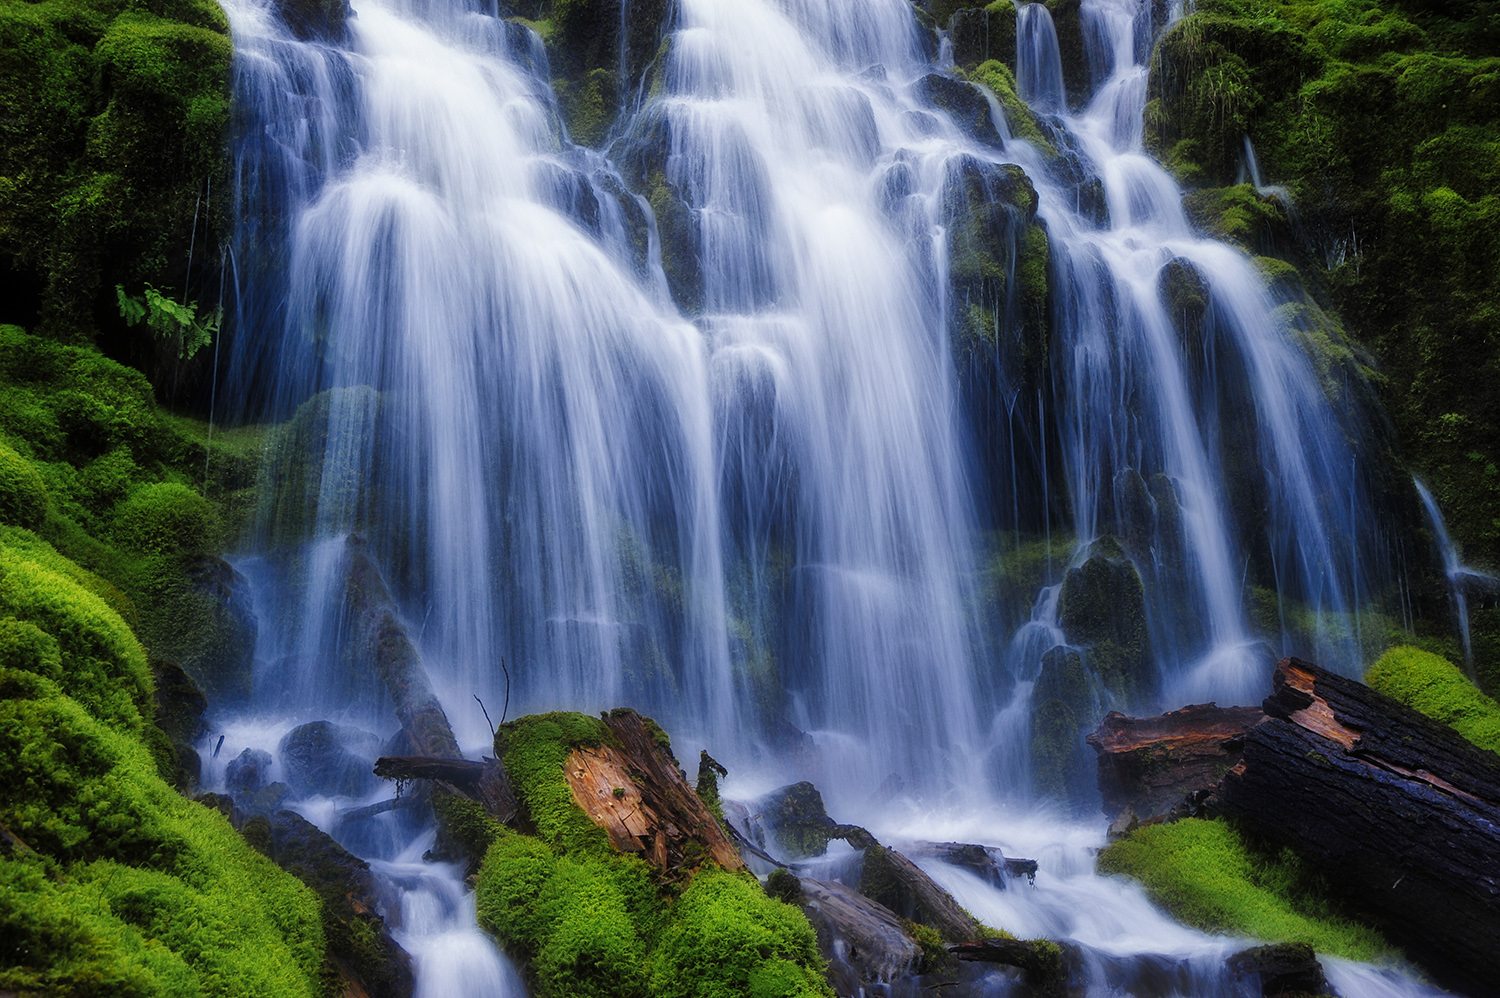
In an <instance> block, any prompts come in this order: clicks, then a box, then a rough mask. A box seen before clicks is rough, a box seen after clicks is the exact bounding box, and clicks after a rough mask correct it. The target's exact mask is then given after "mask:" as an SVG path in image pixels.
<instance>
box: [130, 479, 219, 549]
mask: <svg viewBox="0 0 1500 998" xmlns="http://www.w3.org/2000/svg"><path fill="white" fill-rule="evenodd" d="M218 532H219V524H218V514H217V513H216V512H215V511H214V508H213V506H212V505H211V504H210V503H209V501H208V500H207V499H204V498H203V497H202V496H200V495H199V494H198V493H197V492H195V491H194V490H193V489H191V488H189V487H188V486H186V485H182V484H180V483H178V482H153V483H151V484H149V485H142V486H141V487H140V488H138V489H136V490H135V491H133V492H132V493H131V494H130V497H129V498H128V499H126V500H125V501H124V502H123V503H121V504H120V507H119V508H118V509H117V510H116V512H115V526H114V533H115V539H116V540H117V541H118V542H119V543H120V544H121V545H122V546H124V547H126V548H129V549H131V550H134V551H140V552H143V553H146V554H196V553H199V552H202V551H207V550H210V549H211V548H212V547H213V546H214V544H215V542H216V541H217V540H218Z"/></svg>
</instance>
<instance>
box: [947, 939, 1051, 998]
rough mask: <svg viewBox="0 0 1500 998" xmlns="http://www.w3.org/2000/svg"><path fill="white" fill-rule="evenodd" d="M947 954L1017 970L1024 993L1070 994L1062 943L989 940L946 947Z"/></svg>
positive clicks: (1044, 996)
mask: <svg viewBox="0 0 1500 998" xmlns="http://www.w3.org/2000/svg"><path fill="white" fill-rule="evenodd" d="M948 952H950V953H952V954H953V955H954V956H956V957H958V958H959V959H960V960H966V961H974V962H980V963H998V964H1001V965H1002V966H1006V967H1016V968H1018V969H1019V970H1020V971H1021V972H1022V975H1023V980H1024V981H1025V984H1026V991H1025V993H1026V994H1029V995H1036V996H1039V998H1061V996H1063V995H1066V994H1068V993H1069V989H1068V966H1067V954H1066V952H1065V951H1064V949H1063V947H1062V945H1061V944H1058V943H1054V942H1050V941H1048V940H1045V939H1001V938H994V937H988V938H984V939H977V940H973V941H970V942H965V943H960V944H958V945H957V946H949V947H948ZM1075 956H1076V954H1075Z"/></svg>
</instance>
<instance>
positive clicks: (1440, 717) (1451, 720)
mask: <svg viewBox="0 0 1500 998" xmlns="http://www.w3.org/2000/svg"><path fill="white" fill-rule="evenodd" d="M1365 682H1366V683H1368V684H1369V685H1370V686H1371V688H1373V689H1375V690H1378V691H1379V692H1381V693H1384V694H1385V695H1386V696H1388V697H1390V698H1391V699H1393V700H1399V701H1400V702H1401V703H1404V704H1406V706H1408V707H1410V708H1412V709H1413V710H1418V711H1421V712H1422V713H1423V714H1426V715H1427V716H1428V717H1430V718H1432V719H1433V720H1435V721H1441V722H1442V723H1443V724H1446V725H1448V726H1449V727H1451V728H1452V729H1453V730H1455V731H1457V732H1458V733H1459V734H1461V735H1463V736H1464V737H1465V738H1467V739H1468V740H1469V741H1471V742H1473V743H1474V744H1475V745H1478V746H1479V747H1480V748H1482V749H1488V750H1489V751H1491V752H1496V753H1500V703H1496V702H1495V701H1494V700H1492V699H1490V698H1489V697H1487V696H1485V695H1484V694H1483V693H1481V692H1480V691H1479V690H1478V689H1477V688H1476V687H1475V686H1474V684H1473V683H1471V682H1469V679H1468V677H1466V676H1465V675H1464V674H1463V673H1462V672H1460V671H1459V669H1458V667H1457V666H1455V665H1453V663H1451V662H1449V661H1448V660H1447V659H1445V658H1443V657H1442V656H1440V655H1434V654H1433V653H1432V652H1428V651H1423V650H1422V649H1420V648H1413V647H1411V646H1410V645H1402V646H1400V647H1396V648H1392V649H1391V650H1390V651H1388V652H1386V653H1385V654H1384V655H1382V656H1380V658H1379V659H1377V660H1376V662H1375V664H1374V665H1372V666H1370V669H1369V671H1368V672H1366V673H1365Z"/></svg>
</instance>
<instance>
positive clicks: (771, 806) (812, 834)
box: [747, 781, 836, 860]
mask: <svg viewBox="0 0 1500 998" xmlns="http://www.w3.org/2000/svg"><path fill="white" fill-rule="evenodd" d="M747 806H748V808H749V812H750V817H751V820H752V821H753V822H754V823H755V824H756V825H758V826H759V827H760V828H761V829H763V830H764V831H765V832H766V834H767V835H768V836H769V837H770V842H769V843H767V845H768V847H769V848H771V849H772V850H773V851H774V852H775V853H776V855H777V856H779V857H781V858H782V859H786V860H797V859H806V858H808V857H810V856H821V855H823V854H824V853H825V852H827V851H828V840H829V839H831V838H835V837H836V835H835V832H836V823H835V822H834V820H833V819H832V818H830V817H829V816H828V811H827V810H825V809H824V807H823V795H822V794H820V793H819V792H818V788H817V787H815V786H813V785H812V784H811V783H808V782H806V781H804V782H802V783H793V784H791V785H790V786H785V787H781V788H780V789H778V790H773V791H771V792H770V793H768V794H766V795H765V796H764V797H761V798H759V799H757V800H754V801H752V802H750V803H749V804H748V805H747Z"/></svg>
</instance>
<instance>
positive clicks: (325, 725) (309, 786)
mask: <svg viewBox="0 0 1500 998" xmlns="http://www.w3.org/2000/svg"><path fill="white" fill-rule="evenodd" d="M379 751H380V739H379V737H378V736H376V735H372V734H370V733H369V732H366V731H361V730H359V729H358V728H351V727H348V726H347V725H342V724H333V723H332V722H329V721H310V722H308V723H307V724H302V725H298V726H297V727H295V728H293V729H292V730H291V731H289V732H287V734H286V735H285V736H284V737H283V738H282V739H281V744H280V745H279V746H278V747H277V750H276V756H277V758H278V759H280V760H281V768H282V772H283V773H284V774H285V775H286V782H287V784H288V785H290V786H291V788H292V791H293V792H294V793H296V794H297V795H298V796H302V797H307V796H313V795H319V796H328V797H334V796H341V797H363V796H365V795H367V794H368V793H370V791H372V790H373V789H374V788H375V787H376V786H377V785H378V783H379V780H378V779H377V778H376V776H375V774H374V772H373V771H372V768H371V767H372V766H373V765H374V762H375V758H376V755H377V754H378V753H379Z"/></svg>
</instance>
